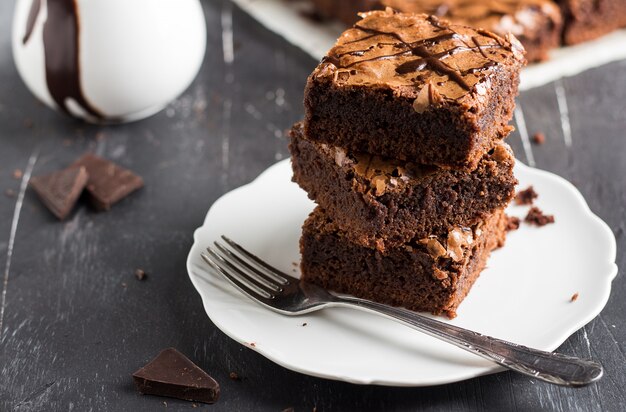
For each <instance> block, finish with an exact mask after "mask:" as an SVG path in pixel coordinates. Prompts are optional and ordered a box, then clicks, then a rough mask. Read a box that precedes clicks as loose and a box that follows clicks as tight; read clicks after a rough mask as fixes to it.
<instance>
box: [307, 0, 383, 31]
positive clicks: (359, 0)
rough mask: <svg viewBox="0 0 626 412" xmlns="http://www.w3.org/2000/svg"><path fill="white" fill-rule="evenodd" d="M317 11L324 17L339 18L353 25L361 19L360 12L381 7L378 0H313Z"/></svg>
mask: <svg viewBox="0 0 626 412" xmlns="http://www.w3.org/2000/svg"><path fill="white" fill-rule="evenodd" d="M312 1H313V6H314V7H315V11H316V12H317V13H318V14H319V15H320V16H321V17H324V18H327V19H337V20H340V21H342V22H344V23H345V24H348V25H352V24H354V22H356V21H357V20H359V16H358V13H359V12H362V11H369V10H374V9H376V8H380V1H378V0H312Z"/></svg>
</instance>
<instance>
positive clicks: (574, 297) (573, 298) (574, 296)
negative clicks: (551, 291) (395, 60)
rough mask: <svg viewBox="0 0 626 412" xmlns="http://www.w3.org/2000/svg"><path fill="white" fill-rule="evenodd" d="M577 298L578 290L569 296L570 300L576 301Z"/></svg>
mask: <svg viewBox="0 0 626 412" xmlns="http://www.w3.org/2000/svg"><path fill="white" fill-rule="evenodd" d="M577 299H578V292H576V293H574V294H573V295H572V297H571V298H570V302H576V300H577Z"/></svg>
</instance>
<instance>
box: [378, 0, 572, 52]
mask: <svg viewBox="0 0 626 412" xmlns="http://www.w3.org/2000/svg"><path fill="white" fill-rule="evenodd" d="M381 3H382V5H383V6H388V7H391V8H393V9H396V10H399V11H403V12H411V13H426V14H432V15H435V16H437V17H440V18H445V19H448V20H450V21H451V22H453V23H454V24H463V25H467V26H471V27H476V28H478V27H480V28H483V29H488V30H491V31H493V32H494V33H497V34H499V35H501V36H505V35H506V34H507V33H512V34H514V35H515V36H516V37H517V39H518V40H519V41H520V42H521V43H522V45H523V46H524V48H525V49H526V58H527V59H528V61H531V62H534V61H541V60H545V59H547V58H548V51H549V50H550V49H553V48H556V47H558V46H559V45H560V43H561V31H562V27H563V19H562V17H561V10H560V8H559V6H557V5H556V4H555V3H554V2H552V1H551V0H381Z"/></svg>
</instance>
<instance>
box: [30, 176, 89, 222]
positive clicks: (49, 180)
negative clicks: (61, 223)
mask: <svg viewBox="0 0 626 412" xmlns="http://www.w3.org/2000/svg"><path fill="white" fill-rule="evenodd" d="M88 179H89V176H88V174H87V171H86V170H85V168H84V167H72V168H68V169H64V170H59V171H58V172H54V173H50V174H47V175H43V176H37V177H33V178H32V179H30V186H31V187H32V188H33V190H34V191H35V192H36V193H37V195H39V198H40V199H41V201H42V202H43V204H44V205H46V207H47V208H48V209H49V210H50V211H51V212H52V213H53V214H54V215H55V216H56V217H57V218H59V219H60V220H63V219H65V218H66V217H67V215H69V214H70V212H71V211H72V209H73V208H74V205H76V202H77V201H78V198H79V197H80V194H81V193H82V192H83V189H84V188H85V185H87V181H88Z"/></svg>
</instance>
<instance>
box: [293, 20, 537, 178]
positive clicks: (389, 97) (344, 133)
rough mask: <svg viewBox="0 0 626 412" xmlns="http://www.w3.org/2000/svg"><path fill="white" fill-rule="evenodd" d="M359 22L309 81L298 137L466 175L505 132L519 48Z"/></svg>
mask: <svg viewBox="0 0 626 412" xmlns="http://www.w3.org/2000/svg"><path fill="white" fill-rule="evenodd" d="M363 16H364V18H363V19H362V20H361V21H359V22H357V23H356V24H355V25H354V27H353V28H351V29H349V30H347V31H346V32H344V33H343V34H342V35H341V37H340V38H339V40H338V41H337V43H336V44H335V46H334V47H333V48H332V49H331V50H330V51H329V52H328V55H327V56H326V57H325V58H324V59H323V60H322V62H321V63H320V64H319V66H318V67H317V68H316V69H315V70H314V71H313V73H312V74H311V75H310V76H309V79H308V81H307V86H306V90H305V100H304V104H305V113H306V116H305V134H306V136H307V138H308V139H314V140H316V141H319V142H321V143H328V144H331V145H333V146H339V147H344V148H346V149H348V150H350V151H354V152H364V153H371V154H375V155H381V156H387V157H392V158H399V159H406V160H409V161H412V162H414V163H419V164H435V165H439V166H449V167H455V168H469V169H473V168H474V167H475V166H476V164H477V163H478V162H479V160H480V159H481V158H482V156H483V154H484V152H486V151H488V150H489V149H491V148H493V147H494V146H495V144H496V143H497V142H498V141H500V140H501V139H502V138H504V137H505V136H507V135H508V133H509V132H510V130H511V127H510V126H508V122H509V121H510V120H511V117H512V113H513V108H514V105H515V103H514V98H515V95H516V94H517V86H518V83H519V81H518V77H519V76H518V75H519V71H520V69H521V67H522V66H523V65H524V62H525V59H524V55H523V54H524V49H523V47H522V46H521V44H520V43H519V42H518V41H517V40H516V39H515V37H514V36H507V37H506V38H501V37H500V36H498V35H496V34H493V33H491V32H489V31H486V30H475V29H472V28H469V27H465V26H456V25H451V24H449V23H448V22H447V21H443V20H439V19H437V18H436V17H434V16H427V15H425V14H409V13H396V12H394V11H393V10H391V9H387V10H385V11H372V12H369V13H365V14H364V15H363Z"/></svg>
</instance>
